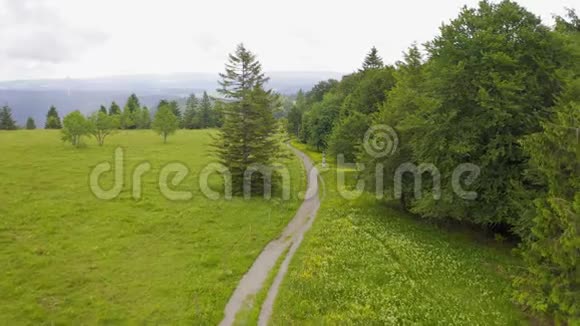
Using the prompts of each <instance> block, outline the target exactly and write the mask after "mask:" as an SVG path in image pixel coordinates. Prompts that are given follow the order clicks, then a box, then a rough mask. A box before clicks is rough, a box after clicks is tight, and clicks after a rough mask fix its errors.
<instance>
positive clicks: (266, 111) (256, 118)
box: [214, 44, 280, 193]
mask: <svg viewBox="0 0 580 326" xmlns="http://www.w3.org/2000/svg"><path fill="white" fill-rule="evenodd" d="M220 76H221V78H222V80H221V81H220V85H221V88H220V89H218V92H219V93H220V94H222V95H223V96H224V97H225V98H226V99H227V100H228V103H224V105H223V108H222V114H223V125H222V127H221V129H220V132H219V136H218V137H217V138H216V140H215V143H214V147H215V149H216V151H217V154H218V155H219V158H220V161H221V163H223V164H224V165H225V166H227V167H228V168H229V171H230V172H231V174H232V187H233V191H234V193H240V192H242V190H243V185H244V172H245V171H246V170H247V169H248V168H249V167H251V166H252V165H263V166H269V165H271V163H273V160H275V159H276V157H278V155H279V153H280V146H279V142H278V140H277V139H276V137H275V135H276V132H277V124H276V120H275V119H274V115H273V106H274V102H275V99H274V96H273V94H272V93H271V91H270V90H265V89H264V84H265V83H266V82H267V81H268V78H267V77H266V76H265V75H264V73H263V72H262V65H261V64H260V62H259V61H258V60H257V58H256V55H255V54H253V53H252V52H250V51H249V50H247V49H246V48H245V47H244V45H243V44H240V45H238V46H237V48H236V51H235V52H234V53H233V54H230V55H229V60H228V63H226V65H225V73H222V74H220ZM253 177H255V178H256V179H254V180H252V190H253V191H256V190H259V186H258V184H260V185H261V182H260V181H262V176H261V175H259V174H258V173H254V175H253Z"/></svg>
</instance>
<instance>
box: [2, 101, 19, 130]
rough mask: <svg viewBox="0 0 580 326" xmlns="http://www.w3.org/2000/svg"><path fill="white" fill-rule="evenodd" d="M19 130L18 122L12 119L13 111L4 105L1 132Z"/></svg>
mask: <svg viewBox="0 0 580 326" xmlns="http://www.w3.org/2000/svg"><path fill="white" fill-rule="evenodd" d="M15 129H18V127H17V126H16V121H14V119H13V118H12V110H11V109H10V108H9V107H8V106H7V105H4V106H3V107H2V110H0V130H15Z"/></svg>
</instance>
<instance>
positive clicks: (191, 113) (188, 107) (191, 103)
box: [183, 94, 199, 129]
mask: <svg viewBox="0 0 580 326" xmlns="http://www.w3.org/2000/svg"><path fill="white" fill-rule="evenodd" d="M198 106H199V100H198V99H197V97H196V96H195V94H191V95H189V97H188V98H187V101H186V103H185V112H184V113H183V127H184V128H186V129H197V128H199V117H198V115H197V111H198V109H199V108H198Z"/></svg>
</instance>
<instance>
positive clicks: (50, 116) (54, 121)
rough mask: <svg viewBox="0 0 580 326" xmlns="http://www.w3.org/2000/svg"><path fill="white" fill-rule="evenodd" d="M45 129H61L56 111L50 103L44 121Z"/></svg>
mask: <svg viewBox="0 0 580 326" xmlns="http://www.w3.org/2000/svg"><path fill="white" fill-rule="evenodd" d="M44 128H45V129H61V128H62V123H61V122H60V117H59V116H58V112H57V111H56V107H54V105H52V106H51V107H50V109H49V110H48V113H47V114H46V123H45V124H44Z"/></svg>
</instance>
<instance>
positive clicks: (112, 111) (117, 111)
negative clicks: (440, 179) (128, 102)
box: [109, 101, 121, 115]
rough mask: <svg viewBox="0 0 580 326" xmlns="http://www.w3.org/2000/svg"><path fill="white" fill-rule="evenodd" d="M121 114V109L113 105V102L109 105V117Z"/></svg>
mask: <svg viewBox="0 0 580 326" xmlns="http://www.w3.org/2000/svg"><path fill="white" fill-rule="evenodd" d="M120 114H121V108H120V107H119V105H118V104H117V103H115V101H113V102H112V103H111V107H110V108H109V115H120Z"/></svg>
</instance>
